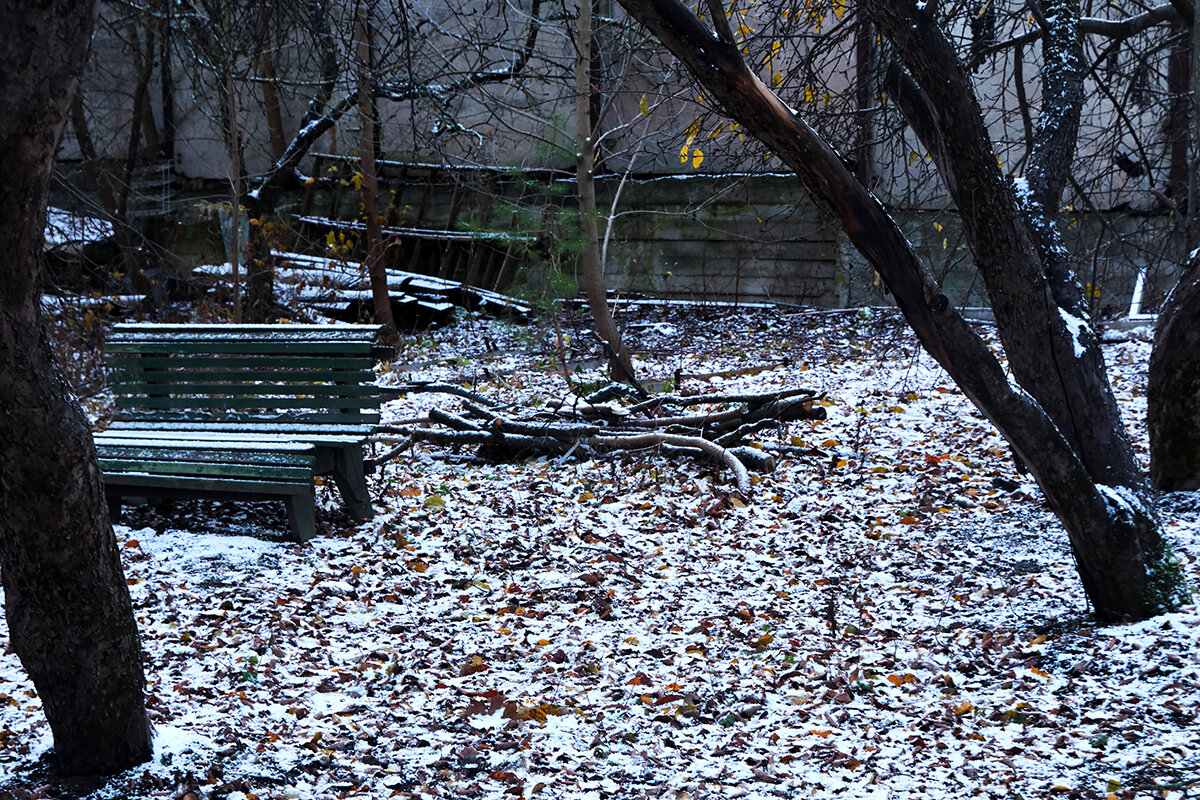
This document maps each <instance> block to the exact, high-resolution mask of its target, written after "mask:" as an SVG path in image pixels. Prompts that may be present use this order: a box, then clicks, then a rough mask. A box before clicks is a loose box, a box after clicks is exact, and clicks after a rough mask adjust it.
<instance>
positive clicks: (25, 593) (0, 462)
mask: <svg viewBox="0 0 1200 800" xmlns="http://www.w3.org/2000/svg"><path fill="white" fill-rule="evenodd" d="M94 14H95V3H94V2H93V0H82V1H80V2H71V0H56V2H51V3H44V4H34V5H31V4H29V3H24V2H15V1H14V0H0V74H2V75H4V76H5V79H4V81H3V82H0V107H3V108H4V110H5V113H4V115H3V116H0V152H4V153H6V154H8V157H6V158H4V159H3V160H0V252H4V253H5V258H4V259H0V285H3V287H4V291H3V292H0V409H3V411H2V412H0V576H2V578H3V582H4V592H5V612H6V615H7V617H8V625H9V631H10V635H11V639H12V645H13V648H14V649H15V650H16V652H17V655H18V656H19V657H20V659H21V663H22V664H23V665H24V666H25V669H26V670H28V672H29V676H30V678H31V679H32V680H33V684H34V686H35V688H36V689H37V692H38V695H39V696H40V698H41V701H42V706H43V709H44V710H45V713H46V718H47V720H48V721H49V723H50V728H51V730H52V731H53V733H54V749H55V753H56V755H57V758H58V760H59V764H60V766H61V767H62V769H64V770H65V771H66V772H68V773H72V774H110V773H114V772H117V771H120V770H122V769H125V768H127V767H130V766H133V765H134V764H137V763H139V762H141V761H144V760H146V759H147V758H149V757H150V754H151V742H150V728H149V722H148V720H147V718H146V710H145V703H144V697H143V685H144V677H143V674H142V665H141V653H140V648H139V644H138V635H137V623H136V622H135V621H134V617H133V609H132V604H131V603H130V598H129V592H128V588H127V587H126V584H125V579H124V576H123V575H122V572H121V561H120V554H119V552H118V547H117V542H116V537H115V536H114V535H113V530H112V526H111V524H110V523H109V520H108V514H107V512H106V508H105V503H104V495H103V489H102V486H101V483H100V472H99V468H98V466H97V462H96V454H95V449H94V447H93V446H92V441H91V435H90V434H89V432H88V426H87V421H86V420H85V419H84V417H83V414H82V412H81V411H80V408H79V405H78V403H77V402H76V401H75V399H74V398H73V397H72V396H71V393H70V389H69V388H68V386H67V383H66V381H65V380H64V379H63V378H62V375H61V373H60V372H59V371H58V369H57V368H56V366H55V364H54V361H53V356H52V354H51V351H50V346H49V344H48V342H47V340H46V338H45V336H44V335H43V328H42V320H41V304H40V288H41V287H40V283H41V258H40V255H41V247H42V236H43V228H44V226H45V218H46V200H47V196H48V192H49V183H50V175H51V171H52V167H53V163H54V155H55V153H56V151H57V147H58V142H59V139H60V137H61V136H62V132H63V128H64V125H65V121H66V117H67V111H68V108H69V105H70V102H71V97H72V95H73V94H74V93H75V89H76V85H77V83H78V79H79V74H80V73H81V71H82V69H83V64H84V60H85V57H86V53H87V47H88V41H89V38H90V35H91V30H92V24H93V20H94ZM18 154H19V155H18Z"/></svg>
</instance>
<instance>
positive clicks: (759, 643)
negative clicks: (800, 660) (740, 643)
mask: <svg viewBox="0 0 1200 800" xmlns="http://www.w3.org/2000/svg"><path fill="white" fill-rule="evenodd" d="M773 641H775V637H774V636H772V635H771V634H769V633H764V634H763V635H762V636H760V637H758V639H757V640H756V641H755V642H754V646H755V647H766V646H767V645H769V644H770V643H771V642H773Z"/></svg>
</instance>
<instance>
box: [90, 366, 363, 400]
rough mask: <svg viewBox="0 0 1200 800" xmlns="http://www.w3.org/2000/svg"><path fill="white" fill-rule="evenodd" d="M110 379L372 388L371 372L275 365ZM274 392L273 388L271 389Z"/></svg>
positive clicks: (129, 384)
mask: <svg viewBox="0 0 1200 800" xmlns="http://www.w3.org/2000/svg"><path fill="white" fill-rule="evenodd" d="M114 378H115V380H113V381H110V383H111V384H112V387H113V390H114V391H125V392H129V391H139V389H140V387H153V388H154V389H155V390H160V389H161V388H162V387H163V386H170V385H178V386H192V385H195V384H221V385H234V386H248V387H253V386H261V387H262V388H264V389H270V388H271V386H272V385H276V384H277V385H280V386H283V387H288V386H297V385H299V386H315V387H319V388H321V389H322V390H329V391H343V392H345V391H353V390H354V387H360V390H361V391H362V393H363V394H367V393H368V392H371V391H375V389H374V387H373V386H372V384H373V383H374V382H375V374H374V373H372V372H331V371H329V370H316V369H307V370H294V371H293V370H284V369H282V368H279V367H271V366H268V365H260V366H259V368H257V369H243V370H236V371H231V370H228V369H225V370H221V371H218V370H201V369H196V368H195V367H194V366H192V365H190V364H189V365H186V366H185V365H180V368H179V369H173V370H158V369H154V370H148V369H147V370H136V371H133V370H131V371H129V372H120V373H117V374H116V375H115V376H114ZM272 391H274V390H272Z"/></svg>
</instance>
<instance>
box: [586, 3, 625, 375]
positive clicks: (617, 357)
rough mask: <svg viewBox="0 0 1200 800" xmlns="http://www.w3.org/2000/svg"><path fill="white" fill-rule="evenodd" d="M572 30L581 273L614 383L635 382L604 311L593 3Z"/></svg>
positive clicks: (605, 290) (608, 314)
mask: <svg viewBox="0 0 1200 800" xmlns="http://www.w3.org/2000/svg"><path fill="white" fill-rule="evenodd" d="M577 19H578V24H577V26H576V31H575V126H576V127H575V130H576V139H577V140H578V141H577V144H576V147H577V148H578V149H579V152H578V153H577V155H576V166H575V171H576V176H577V179H578V191H579V233H580V235H581V236H582V237H583V250H582V251H581V252H580V253H579V269H580V271H581V272H582V273H583V286H584V291H585V293H586V294H587V302H588V308H589V309H590V310H591V312H592V320H593V322H594V324H595V326H596V333H597V334H598V335H599V336H600V339H601V341H602V342H603V343H604V345H605V349H606V351H607V355H608V363H609V371H610V372H611V373H612V376H613V378H614V379H616V380H620V381H627V382H634V381H635V380H636V378H635V376H634V373H633V361H632V360H631V359H630V357H629V351H628V350H627V349H626V348H625V344H624V342H622V340H621V332H620V331H619V330H617V326H616V323H615V322H614V321H613V317H612V310H611V309H610V308H609V307H608V287H607V286H606V285H605V283H604V264H603V262H602V261H601V260H600V225H599V219H598V218H597V215H596V180H595V178H596V176H595V166H596V139H595V129H594V126H593V123H592V80H591V78H592V0H579V16H578V18H577Z"/></svg>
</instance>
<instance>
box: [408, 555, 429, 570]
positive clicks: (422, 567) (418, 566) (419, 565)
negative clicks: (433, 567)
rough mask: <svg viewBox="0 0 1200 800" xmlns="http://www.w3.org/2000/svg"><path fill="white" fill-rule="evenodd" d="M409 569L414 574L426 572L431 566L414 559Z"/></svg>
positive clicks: (409, 563) (410, 562)
mask: <svg viewBox="0 0 1200 800" xmlns="http://www.w3.org/2000/svg"><path fill="white" fill-rule="evenodd" d="M408 568H409V569H411V570H412V571H413V572H424V571H425V570H427V569H429V565H428V564H426V563H425V562H424V561H422V560H421V559H419V558H414V559H413V560H412V561H409V562H408Z"/></svg>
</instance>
